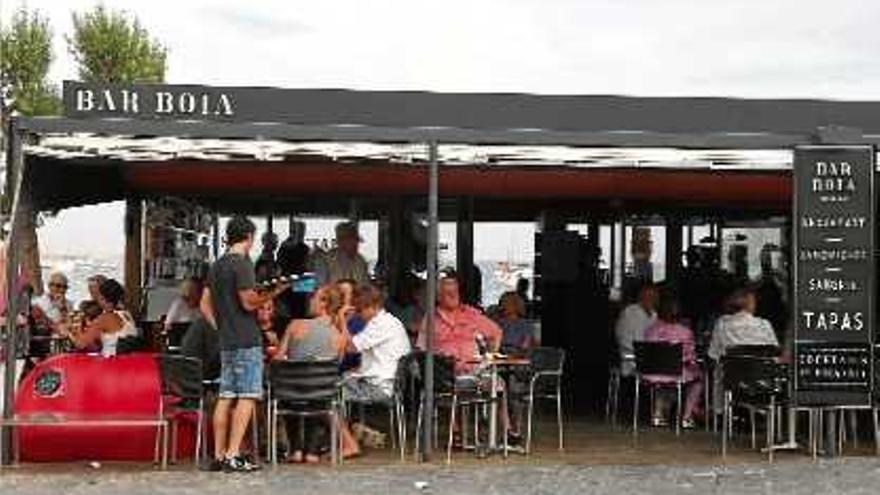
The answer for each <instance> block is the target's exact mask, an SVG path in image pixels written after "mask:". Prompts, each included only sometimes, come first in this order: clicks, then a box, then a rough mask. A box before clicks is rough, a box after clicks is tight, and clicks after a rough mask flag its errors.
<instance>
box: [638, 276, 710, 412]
mask: <svg viewBox="0 0 880 495" xmlns="http://www.w3.org/2000/svg"><path fill="white" fill-rule="evenodd" d="M679 317H680V308H679V305H678V301H677V300H676V298H675V296H674V295H673V294H671V293H669V292H664V293H663V294H661V295H660V302H659V305H658V307H657V321H656V322H655V323H654V324H652V325H651V326H650V327H648V329H647V330H645V336H644V340H645V341H647V342H665V343H669V344H681V348H682V349H681V351H682V352H681V358H682V364H683V365H684V380H685V383H687V389H686V396H685V397H686V398H685V404H684V408H683V409H684V410H683V412H682V417H681V426H682V428H685V429H692V428H694V426H695V423H694V418H695V416H697V414H698V413H699V408H700V400H701V398H702V394H703V381H702V380H701V376H700V366H699V364H698V363H697V357H696V352H695V350H694V333H693V331H691V329H690V328H687V327H685V326H684V325H681V324H680V323H679ZM644 378H645V380H646V381H648V382H653V383H675V380H676V379H678V377H676V376H662V375H647V376H645V377H644ZM671 406H672V403H671V401H670V400H669V399H668V398H667V397H665V396H664V395H663V394H657V396H656V399H655V403H654V409H653V410H654V413H653V415H652V416H653V419H652V424H653V425H654V426H664V425H666V424H667V419H666V418H668V417H669V411H670V408H671Z"/></svg>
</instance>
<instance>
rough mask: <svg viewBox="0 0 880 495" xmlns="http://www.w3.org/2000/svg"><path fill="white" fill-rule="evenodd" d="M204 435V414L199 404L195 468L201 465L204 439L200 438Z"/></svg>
mask: <svg viewBox="0 0 880 495" xmlns="http://www.w3.org/2000/svg"><path fill="white" fill-rule="evenodd" d="M204 434H205V413H204V409H203V405H202V404H201V403H199V412H198V415H197V417H196V453H195V463H196V466H198V465H200V464H201V460H202V446H203V445H205V442H204V439H203V438H202V436H203V435H204Z"/></svg>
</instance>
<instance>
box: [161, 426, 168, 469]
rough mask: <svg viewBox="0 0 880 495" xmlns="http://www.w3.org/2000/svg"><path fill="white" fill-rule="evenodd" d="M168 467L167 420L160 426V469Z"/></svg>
mask: <svg viewBox="0 0 880 495" xmlns="http://www.w3.org/2000/svg"><path fill="white" fill-rule="evenodd" d="M167 469H168V422H167V421H166V422H165V425H164V426H163V427H162V471H165V470H167Z"/></svg>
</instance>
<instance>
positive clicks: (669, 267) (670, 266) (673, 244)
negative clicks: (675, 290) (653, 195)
mask: <svg viewBox="0 0 880 495" xmlns="http://www.w3.org/2000/svg"><path fill="white" fill-rule="evenodd" d="M682 244H683V236H682V231H681V220H680V219H678V218H674V217H669V218H667V219H666V276H665V277H664V278H665V279H666V281H669V282H675V281H676V280H677V279H678V276H679V275H680V274H681V268H682V266H681V265H682V263H681V258H682V256H681V255H682V251H683V249H682Z"/></svg>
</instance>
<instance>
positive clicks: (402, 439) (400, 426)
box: [394, 397, 406, 462]
mask: <svg viewBox="0 0 880 495" xmlns="http://www.w3.org/2000/svg"><path fill="white" fill-rule="evenodd" d="M394 407H395V409H396V411H397V443H398V447H399V449H400V461H401V462H403V461H406V417H405V412H404V410H403V403H402V401H401V399H400V397H397V398H396V399H395V401H394Z"/></svg>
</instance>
